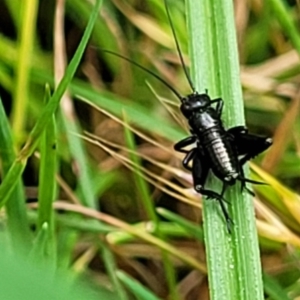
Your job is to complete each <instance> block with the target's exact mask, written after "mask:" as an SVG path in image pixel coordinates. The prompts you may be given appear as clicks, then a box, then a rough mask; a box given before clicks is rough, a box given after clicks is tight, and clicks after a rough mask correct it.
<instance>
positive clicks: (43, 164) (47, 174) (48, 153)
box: [38, 87, 57, 260]
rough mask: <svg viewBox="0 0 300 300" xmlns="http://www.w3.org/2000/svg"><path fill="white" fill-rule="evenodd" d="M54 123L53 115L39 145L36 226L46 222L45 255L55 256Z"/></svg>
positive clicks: (40, 228) (40, 227)
mask: <svg viewBox="0 0 300 300" xmlns="http://www.w3.org/2000/svg"><path fill="white" fill-rule="evenodd" d="M46 94H47V95H46V97H47V96H48V99H49V98H50V90H49V87H48V88H47V89H46ZM56 152H57V151H56V124H55V117H54V115H53V116H52V118H51V121H50V122H49V123H48V125H47V126H46V128H45V131H44V132H43V135H42V139H41V146H40V154H41V161H40V171H39V191H38V202H39V206H38V228H39V230H42V226H44V224H47V228H48V234H47V240H46V242H45V243H46V248H47V256H50V257H51V258H52V260H54V258H55V249H56V247H55V239H54V220H53V214H54V213H53V209H52V203H53V201H54V199H55V196H56V180H55V175H56V169H57V165H56V159H57V153H56Z"/></svg>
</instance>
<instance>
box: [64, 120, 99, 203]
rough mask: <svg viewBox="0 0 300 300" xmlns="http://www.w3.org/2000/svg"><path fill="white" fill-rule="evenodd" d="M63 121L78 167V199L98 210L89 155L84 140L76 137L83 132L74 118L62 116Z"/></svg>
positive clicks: (73, 157)
mask: <svg viewBox="0 0 300 300" xmlns="http://www.w3.org/2000/svg"><path fill="white" fill-rule="evenodd" d="M62 119H63V126H64V127H65V133H66V136H67V139H68V144H69V149H70V152H71V155H72V159H74V161H75V162H76V164H77V165H78V178H77V184H78V186H77V194H78V198H79V199H81V201H82V204H83V205H85V206H88V207H93V208H97V206H98V204H97V203H96V195H95V188H94V187H93V179H92V174H91V169H90V164H89V161H88V159H87V157H88V154H87V151H86V148H85V145H84V143H83V141H82V139H79V138H78V137H77V136H76V134H78V135H79V134H80V133H81V132H82V130H81V128H80V125H79V123H78V122H77V120H74V118H70V117H68V116H66V115H62ZM74 133H75V134H74Z"/></svg>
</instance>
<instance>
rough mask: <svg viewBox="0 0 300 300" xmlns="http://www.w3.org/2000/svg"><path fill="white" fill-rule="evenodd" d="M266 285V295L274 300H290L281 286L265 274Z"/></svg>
mask: <svg viewBox="0 0 300 300" xmlns="http://www.w3.org/2000/svg"><path fill="white" fill-rule="evenodd" d="M263 279H264V285H265V291H266V293H267V294H268V295H269V296H270V297H271V298H272V300H290V299H291V298H290V297H289V296H288V295H287V293H286V292H285V291H284V289H283V288H282V287H281V286H280V284H279V283H278V282H277V281H276V280H275V279H273V278H272V277H270V276H269V275H267V274H263Z"/></svg>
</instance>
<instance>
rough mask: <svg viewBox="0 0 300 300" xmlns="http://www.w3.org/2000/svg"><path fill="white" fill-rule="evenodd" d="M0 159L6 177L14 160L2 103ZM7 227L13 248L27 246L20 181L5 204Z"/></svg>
mask: <svg viewBox="0 0 300 300" xmlns="http://www.w3.org/2000/svg"><path fill="white" fill-rule="evenodd" d="M0 157H1V160H2V168H3V175H4V177H5V176H6V173H7V172H8V170H9V168H10V167H11V165H12V163H13V162H14V160H15V157H16V155H15V151H14V145H13V140H12V136H11V129H10V126H9V122H8V120H7V117H6V115H5V111H4V108H3V106H2V101H0ZM6 213H7V226H8V229H9V231H10V237H11V241H12V243H13V245H14V246H15V248H16V249H17V248H20V245H27V246H29V243H30V240H31V237H30V232H29V227H28V221H27V216H26V207H25V195H24V189H23V184H22V181H21V179H18V180H17V182H16V186H15V188H14V189H13V191H12V193H11V195H10V197H9V202H7V204H6Z"/></svg>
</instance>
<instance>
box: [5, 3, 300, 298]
mask: <svg viewBox="0 0 300 300" xmlns="http://www.w3.org/2000/svg"><path fill="white" fill-rule="evenodd" d="M25 2H26V1H25ZM25 2H24V1H21V0H16V1H3V2H1V3H0V9H1V11H5V12H6V13H3V18H4V19H3V20H4V21H3V23H2V21H0V32H1V34H0V48H1V51H0V96H1V99H2V102H1V103H0V158H1V175H2V182H1V185H0V205H1V207H3V208H5V210H4V209H3V211H2V213H1V216H2V217H1V220H0V222H1V227H2V230H1V235H0V240H1V245H3V247H2V248H3V251H2V255H1V257H0V267H1V270H2V272H3V274H5V276H2V277H1V279H0V290H1V291H2V292H1V296H2V297H1V298H3V299H20V297H21V298H22V299H27V298H28V299H29V298H30V299H33V298H38V299H44V298H45V299H46V298H47V299H50V298H51V299H69V298H70V299H71V298H72V299H96V297H97V299H99V298H101V299H131V298H135V299H166V298H169V299H199V298H202V297H205V295H206V291H207V289H209V290H210V298H211V299H251V300H252V299H262V298H263V292H264V293H265V294H266V295H267V297H269V298H268V299H289V298H291V299H293V298H297V297H299V294H300V292H299V290H300V289H299V283H298V281H299V280H298V279H299V277H300V273H299V270H298V269H297V264H296V263H295V260H296V259H297V258H298V256H299V255H298V249H297V248H299V247H300V236H299V232H300V225H299V224H300V217H299V216H300V214H299V211H300V206H299V194H298V192H297V191H299V188H298V186H297V182H298V181H299V145H300V143H299V140H300V136H299V132H300V131H299V124H300V123H299V116H298V113H297V112H298V111H299V101H298V98H299V96H298V94H299V92H298V87H297V84H296V83H297V81H298V77H297V76H298V73H299V58H298V56H297V54H295V53H296V52H298V54H299V49H300V47H299V30H298V28H297V26H296V25H295V24H297V22H298V15H297V7H296V6H293V5H292V4H291V2H289V3H288V2H287V1H284V0H268V1H261V2H260V1H250V2H247V3H248V5H245V4H244V3H243V1H235V5H236V11H237V12H238V13H237V15H236V18H235V19H234V12H233V7H232V2H231V1H225V0H216V1H210V0H203V1H202V0H186V1H185V2H182V1H171V0H169V2H170V5H169V6H170V12H171V16H172V20H173V23H174V26H175V31H176V33H177V35H178V39H179V42H180V47H181V49H182V51H183V54H184V58H185V61H186V64H187V66H188V68H190V69H191V75H192V78H193V81H194V82H195V85H196V87H197V90H198V91H199V92H204V91H205V90H206V89H208V93H209V95H210V96H211V97H213V98H217V97H222V98H223V99H224V102H225V107H224V114H223V116H222V118H223V121H224V124H225V126H226V128H230V127H232V126H236V125H241V124H244V123H245V118H244V105H245V108H246V109H245V115H246V123H247V124H248V126H249V128H250V130H251V131H253V132H256V133H258V134H259V133H261V134H264V135H270V136H272V135H274V141H275V142H274V145H273V146H272V148H271V149H270V150H269V151H268V152H267V153H266V154H263V155H262V156H260V157H259V158H258V159H257V160H255V164H251V169H252V170H253V173H252V175H251V176H252V177H253V178H254V179H257V180H263V181H265V182H266V183H268V184H269V185H268V186H258V187H254V188H255V191H256V192H257V195H256V197H255V199H252V197H249V196H248V195H244V194H243V195H241V193H240V187H239V186H238V185H237V186H236V187H233V188H230V189H228V192H227V193H226V199H227V200H228V202H229V204H228V208H229V211H230V215H231V216H232V218H233V220H234V225H233V228H232V229H233V233H232V235H229V234H228V233H227V230H226V226H225V224H224V220H223V218H222V215H221V212H220V208H219V206H218V203H217V202H216V201H213V200H210V201H207V200H206V199H202V198H201V195H196V194H195V193H194V192H193V191H192V188H191V187H192V179H191V175H190V174H189V173H186V172H185V171H183V169H182V168H181V160H182V156H181V155H179V154H178V153H174V151H173V149H172V145H173V143H174V142H176V141H178V140H179V139H181V138H183V137H185V136H187V134H188V133H187V132H188V130H187V129H188V128H187V125H186V124H185V123H184V121H183V116H182V115H181V114H180V112H179V110H178V103H177V102H175V101H174V100H170V99H174V95H173V94H172V92H171V91H169V90H168V89H167V88H166V86H165V85H163V84H162V83H161V82H159V81H157V80H156V79H155V78H153V76H151V75H150V74H149V73H146V72H144V71H143V70H140V69H139V68H136V67H135V66H133V65H131V64H129V63H128V62H126V61H123V60H120V59H119V58H117V57H115V56H111V55H108V54H105V53H104V52H103V51H98V49H99V48H102V49H108V50H111V51H115V52H117V53H120V54H121V55H123V56H126V57H130V58H131V59H133V60H134V61H136V62H138V63H139V64H141V65H142V66H144V67H145V68H148V69H150V70H151V71H152V72H155V73H157V74H159V76H161V77H162V78H163V79H164V80H166V81H167V82H169V83H170V84H171V85H172V86H174V88H175V89H176V90H177V91H178V92H179V93H180V94H182V95H185V94H188V93H189V92H190V88H189V86H188V83H187V80H186V78H185V76H184V74H183V70H182V66H180V63H179V59H178V53H177V52H176V47H175V44H174V41H173V36H172V34H171V30H170V24H169V23H168V21H167V16H166V11H165V7H164V5H163V1H161V0H147V1H139V0H126V1H123V0H111V1H103V4H102V1H100V0H98V1H95V2H96V4H94V5H92V4H91V2H90V1H82V0H67V1H66V3H65V7H64V13H65V14H64V15H59V12H63V9H62V7H59V6H57V5H58V3H60V4H61V3H63V1H61V2H60V1H44V0H43V1H30V3H29V2H28V3H27V2H26V3H25ZM173 2H174V3H173ZM99 10H101V12H100V14H99ZM52 11H53V12H56V19H54V17H53V16H54V15H52V13H50V12H52ZM239 16H243V18H239ZM64 19H65V21H66V24H65V25H64V26H63V25H60V26H61V27H59V23H55V22H58V21H63V20H64ZM55 20H56V21H55ZM3 24H5V26H4V25H3ZM6 24H9V25H8V26H6ZM53 24H55V26H54V27H53V26H52V25H53ZM185 24H187V25H185ZM52 32H53V36H52ZM236 33H237V35H236ZM64 34H65V37H64ZM81 37H82V38H81ZM53 41H55V43H54V44H53V45H54V46H52V42H53ZM64 42H65V43H66V49H67V50H66V51H64V50H63V49H64V46H65V45H64ZM52 49H53V50H52ZM237 50H239V51H237ZM294 50H296V51H294ZM187 53H188V54H187ZM65 55H66V57H65ZM188 58H189V59H190V60H189V59H188ZM68 62H69V63H68ZM253 63H255V64H256V65H253ZM64 65H66V68H64ZM52 66H54V67H52ZM240 70H241V80H240V77H239V76H240ZM54 74H55V75H54ZM59 78H62V79H61V80H60V81H59V80H58V79H59ZM241 83H242V85H241ZM45 86H46V87H47V88H46V92H45ZM241 86H242V87H243V90H242V88H241ZM45 99H46V101H45ZM243 99H244V101H243ZM73 100H74V101H73ZM11 128H12V129H11ZM258 165H260V166H261V167H263V168H264V170H263V169H262V168H261V167H258ZM248 176H250V173H249V175H248ZM208 185H209V186H210V187H211V188H213V189H214V190H219V189H220V182H218V181H217V180H216V179H215V178H213V177H211V178H210V179H209V182H208ZM32 187H34V188H33V189H32ZM28 200H31V201H28ZM253 203H254V207H255V211H256V218H254V213H253ZM266 204H267V205H266ZM202 208H203V210H202ZM202 212H203V221H204V226H203V227H202V225H201V224H202ZM255 225H256V226H255ZM256 228H257V229H258V238H259V243H260V244H259V245H260V251H261V254H260V253H259V248H258V239H257V232H256ZM204 244H205V254H206V256H205V255H204ZM286 245H289V247H286ZM24 257H25V258H24ZM261 261H262V262H263V268H262V269H263V272H261ZM262 273H263V276H262ZM206 277H208V281H209V285H207V280H206ZM82 278H83V280H82ZM261 278H263V282H264V285H263V284H262V280H261ZM86 281H88V282H89V284H88V285H87V284H86ZM220 283H221V284H220ZM16 286H17V288H16ZM20 295H21V296H20Z"/></svg>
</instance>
